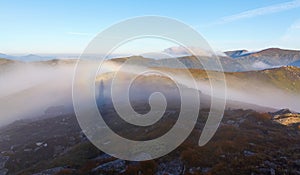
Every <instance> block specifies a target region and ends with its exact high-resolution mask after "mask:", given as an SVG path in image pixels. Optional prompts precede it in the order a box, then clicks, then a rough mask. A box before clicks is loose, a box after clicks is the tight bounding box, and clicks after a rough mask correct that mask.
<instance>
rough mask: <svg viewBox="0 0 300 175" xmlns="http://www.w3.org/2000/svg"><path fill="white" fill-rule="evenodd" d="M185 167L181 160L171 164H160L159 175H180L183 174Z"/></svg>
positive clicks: (173, 161)
mask: <svg viewBox="0 0 300 175" xmlns="http://www.w3.org/2000/svg"><path fill="white" fill-rule="evenodd" d="M183 169H184V165H183V162H182V161H181V160H180V159H175V160H172V161H169V162H160V163H159V164H158V168H157V173H156V174H157V175H164V174H172V175H180V174H183Z"/></svg>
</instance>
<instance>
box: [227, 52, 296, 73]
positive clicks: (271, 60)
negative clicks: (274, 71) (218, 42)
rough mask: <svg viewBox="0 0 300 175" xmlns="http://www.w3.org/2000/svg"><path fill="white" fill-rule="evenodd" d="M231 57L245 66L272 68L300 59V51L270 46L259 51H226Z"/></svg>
mask: <svg viewBox="0 0 300 175" xmlns="http://www.w3.org/2000/svg"><path fill="white" fill-rule="evenodd" d="M225 54H226V55H227V56H229V57H232V58H234V59H236V60H237V61H238V62H239V63H240V64H242V65H244V66H245V67H249V68H250V67H251V66H252V67H257V68H258V69H259V68H261V69H263V68H268V67H269V68H270V67H274V66H275V67H276V66H286V65H290V64H291V63H293V62H295V61H299V60H300V51H297V50H283V49H279V48H269V49H265V50H262V51H258V52H248V51H247V50H236V51H229V52H225Z"/></svg>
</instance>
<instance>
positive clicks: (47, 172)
mask: <svg viewBox="0 0 300 175" xmlns="http://www.w3.org/2000/svg"><path fill="white" fill-rule="evenodd" d="M63 169H64V168H63V167H55V168H51V169H47V170H44V171H42V172H39V173H36V174H33V175H54V174H56V173H58V172H60V171H61V170H63Z"/></svg>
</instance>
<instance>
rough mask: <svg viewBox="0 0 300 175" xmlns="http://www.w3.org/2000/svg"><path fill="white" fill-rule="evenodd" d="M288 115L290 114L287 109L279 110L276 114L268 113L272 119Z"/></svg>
mask: <svg viewBox="0 0 300 175" xmlns="http://www.w3.org/2000/svg"><path fill="white" fill-rule="evenodd" d="M289 113H292V112H291V111H290V110H289V109H281V110H279V111H276V112H270V113H269V114H271V115H272V116H273V117H274V116H276V115H284V114H289Z"/></svg>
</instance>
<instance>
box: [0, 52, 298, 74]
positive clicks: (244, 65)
mask: <svg viewBox="0 0 300 175" xmlns="http://www.w3.org/2000/svg"><path fill="white" fill-rule="evenodd" d="M173 52H174V53H173ZM163 53H168V54H169V55H173V57H174V56H176V55H177V56H178V57H176V59H177V60H179V61H180V62H181V63H183V64H182V65H179V64H178V62H177V61H176V59H175V58H171V57H167V56H166V58H163V57H162V55H159V54H158V53H152V54H148V55H151V56H149V57H147V54H145V55H142V56H128V57H120V58H113V59H111V60H112V61H115V62H117V63H122V62H125V61H127V60H129V59H130V60H134V64H136V65H142V66H148V67H155V66H156V67H170V68H184V67H187V68H199V69H203V65H202V64H205V65H208V67H209V70H219V68H218V66H216V65H214V62H213V61H212V59H211V58H212V55H210V54H209V53H205V52H201V51H199V52H198V53H199V54H200V53H202V54H200V55H198V56H197V57H196V56H193V55H188V54H187V53H184V52H183V51H182V50H180V49H176V48H169V49H165V50H164V51H163ZM155 55H157V56H158V58H157V59H155V58H154V57H155ZM217 55H218V57H219V59H220V62H221V64H222V67H223V70H224V71H225V72H242V71H251V70H263V69H269V68H275V67H281V66H297V67H300V51H298V50H283V49H279V48H269V49H265V50H261V51H257V52H249V51H247V50H234V51H227V52H224V54H220V53H219V54H217ZM0 58H4V59H9V60H17V61H23V62H32V61H35V62H37V61H48V63H49V62H52V61H51V60H54V62H55V60H56V62H58V60H57V58H56V57H54V56H53V57H52V56H39V55H33V54H30V55H25V56H10V55H5V54H0ZM198 58H200V61H201V62H200V61H199V60H198ZM4 62H6V63H7V62H9V61H8V60H6V61H4V60H3V59H2V60H0V64H2V63H4ZM68 62H69V61H68Z"/></svg>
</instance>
